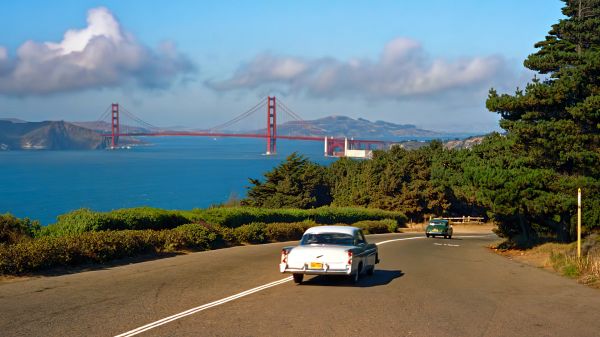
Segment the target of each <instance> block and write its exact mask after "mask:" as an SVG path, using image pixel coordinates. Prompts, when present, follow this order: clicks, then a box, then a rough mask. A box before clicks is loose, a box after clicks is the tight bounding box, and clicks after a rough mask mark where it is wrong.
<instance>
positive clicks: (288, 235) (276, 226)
mask: <svg viewBox="0 0 600 337" xmlns="http://www.w3.org/2000/svg"><path fill="white" fill-rule="evenodd" d="M314 226H318V225H317V224H316V223H315V222H314V221H303V222H294V223H281V222H277V223H270V224H267V225H266V226H265V235H266V238H267V240H269V241H292V240H300V239H301V238H302V234H304V232H305V231H306V230H307V229H308V228H310V227H314Z"/></svg>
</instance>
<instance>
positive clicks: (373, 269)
mask: <svg viewBox="0 0 600 337" xmlns="http://www.w3.org/2000/svg"><path fill="white" fill-rule="evenodd" d="M374 272H375V265H372V266H371V268H369V269H367V275H369V276H373V273H374Z"/></svg>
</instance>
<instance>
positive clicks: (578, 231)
mask: <svg viewBox="0 0 600 337" xmlns="http://www.w3.org/2000/svg"><path fill="white" fill-rule="evenodd" d="M577 258H581V188H578V189H577Z"/></svg>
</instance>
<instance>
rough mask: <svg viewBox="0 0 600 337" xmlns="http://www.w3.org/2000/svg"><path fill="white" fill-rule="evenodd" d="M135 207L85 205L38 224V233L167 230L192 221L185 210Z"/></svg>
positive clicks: (50, 234)
mask: <svg viewBox="0 0 600 337" xmlns="http://www.w3.org/2000/svg"><path fill="white" fill-rule="evenodd" d="M187 213H188V214H186V213H185V212H182V211H167V210H162V209H157V208H149V207H138V208H126V209H118V210H114V211H110V212H95V211H92V210H90V209H87V208H82V209H78V210H75V211H72V212H70V213H66V214H63V215H59V216H58V221H57V222H56V223H55V224H52V225H48V226H46V227H42V229H41V231H40V236H63V235H72V234H80V233H85V232H96V231H104V230H141V229H155V230H160V229H171V228H175V227H177V226H180V225H183V224H186V223H190V222H194V218H193V217H191V216H189V215H190V214H189V212H187Z"/></svg>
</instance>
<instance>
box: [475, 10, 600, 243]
mask: <svg viewBox="0 0 600 337" xmlns="http://www.w3.org/2000/svg"><path fill="white" fill-rule="evenodd" d="M563 1H564V2H565V7H564V8H563V10H562V13H563V14H564V15H565V18H563V19H561V20H559V22H558V23H557V24H555V25H553V26H552V29H551V30H550V31H549V33H548V35H547V36H546V38H545V40H544V41H541V42H538V43H536V44H535V47H536V48H538V50H537V51H536V52H535V53H533V54H531V55H529V57H528V58H527V59H526V60H525V62H524V65H525V66H526V67H527V68H529V69H531V70H534V71H536V72H537V73H538V74H539V76H540V77H539V78H538V77H537V76H536V77H535V78H534V79H533V80H532V82H531V83H529V84H527V86H526V88H525V90H524V91H523V90H520V89H517V90H516V92H515V94H514V95H507V94H502V95H498V93H497V92H496V91H495V90H494V89H491V90H490V93H489V97H488V100H487V102H486V105H487V108H488V109H489V110H490V111H492V112H496V113H499V114H500V116H501V120H500V126H501V127H502V128H504V129H505V130H506V131H507V136H506V137H507V139H510V141H511V142H513V143H512V144H513V145H512V147H511V153H512V154H511V155H512V156H513V157H514V158H515V159H516V160H517V158H518V161H519V162H520V163H521V164H522V165H521V166H520V167H519V168H518V169H514V168H510V167H509V166H510V165H505V166H504V167H500V168H502V169H504V170H513V171H512V174H508V175H505V177H506V180H507V182H506V184H504V185H503V186H501V187H498V189H497V190H493V189H491V190H489V193H488V194H489V195H488V199H489V200H491V201H492V204H491V206H492V208H493V209H495V213H496V214H495V216H496V218H497V219H502V218H505V219H510V220H511V221H512V220H514V216H515V215H516V216H517V218H518V219H519V221H518V222H520V224H515V223H514V221H513V223H510V222H509V221H508V220H507V221H504V222H502V223H501V226H500V229H501V230H502V229H504V231H505V233H506V234H508V235H509V236H510V235H513V234H515V233H520V234H522V235H525V236H526V237H529V234H530V232H531V231H533V232H536V233H538V234H539V233H545V232H546V233H547V232H551V233H554V234H556V235H557V237H558V238H562V239H568V237H569V235H570V236H571V237H572V235H573V232H574V231H573V225H574V223H575V219H574V216H573V215H574V212H575V209H576V208H575V193H576V190H577V187H582V188H583V189H584V192H586V196H587V199H586V200H587V205H585V206H587V207H584V224H586V225H587V228H588V230H591V229H593V228H594V227H595V228H599V226H600V211H599V210H598V208H599V207H598V206H599V204H600V196H599V194H600V0H563ZM497 168H498V167H494V169H497ZM507 189H513V191H507ZM509 195H510V196H511V197H510V198H508V197H507V196H509ZM508 206H512V207H508Z"/></svg>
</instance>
